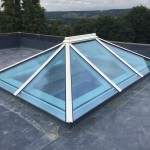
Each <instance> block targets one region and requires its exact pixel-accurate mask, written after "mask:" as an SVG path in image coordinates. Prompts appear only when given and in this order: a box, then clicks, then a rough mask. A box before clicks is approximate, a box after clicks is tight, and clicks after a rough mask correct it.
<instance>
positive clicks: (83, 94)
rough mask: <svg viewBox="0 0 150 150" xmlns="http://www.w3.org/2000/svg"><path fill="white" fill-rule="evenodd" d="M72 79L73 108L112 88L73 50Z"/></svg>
mask: <svg viewBox="0 0 150 150" xmlns="http://www.w3.org/2000/svg"><path fill="white" fill-rule="evenodd" d="M70 52H71V78H72V99H73V108H74V109H75V108H77V107H79V106H81V105H83V104H84V103H86V102H88V101H90V100H92V99H93V98H96V97H97V96H99V95H101V94H103V93H104V92H106V91H107V90H109V89H111V88H112V86H111V85H110V84H109V83H108V82H107V81H106V80H105V79H104V78H103V77H102V76H101V75H100V74H99V73H97V72H96V71H95V70H94V69H93V68H92V67H91V66H90V65H89V64H88V63H87V62H85V61H84V60H83V59H82V58H81V57H80V56H79V55H78V54H77V53H76V52H75V51H74V50H72V49H71V51H70Z"/></svg>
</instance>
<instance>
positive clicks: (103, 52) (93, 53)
mask: <svg viewBox="0 0 150 150" xmlns="http://www.w3.org/2000/svg"><path fill="white" fill-rule="evenodd" d="M75 47H76V48H77V49H78V50H79V51H80V52H81V53H82V54H84V55H85V56H86V57H87V58H88V59H89V60H90V61H91V62H93V63H94V64H95V65H96V66H97V67H98V68H99V69H100V70H101V71H102V72H104V73H105V74H106V75H107V76H108V77H109V78H110V79H111V80H112V81H113V82H115V83H116V84H119V83H121V82H122V81H124V80H126V79H128V78H130V77H131V76H133V75H134V74H135V73H134V72H133V71H132V70H131V69H130V68H128V67H127V66H126V65H125V64H124V63H122V62H121V61H120V60H119V59H118V58H116V57H115V56H114V55H113V54H111V53H110V52H109V51H108V50H107V49H106V48H104V47H103V46H102V45H101V44H99V43H98V42H97V41H96V40H94V41H88V42H83V43H77V44H75Z"/></svg>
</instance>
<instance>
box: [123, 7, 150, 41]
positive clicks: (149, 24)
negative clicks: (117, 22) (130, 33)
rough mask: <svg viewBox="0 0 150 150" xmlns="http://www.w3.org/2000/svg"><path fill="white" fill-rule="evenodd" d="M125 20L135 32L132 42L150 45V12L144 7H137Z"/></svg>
mask: <svg viewBox="0 0 150 150" xmlns="http://www.w3.org/2000/svg"><path fill="white" fill-rule="evenodd" d="M126 18H127V20H128V21H129V22H130V23H131V26H132V28H133V30H134V32H135V40H134V42H142V43H150V10H149V9H148V8H146V7H144V6H137V7H134V8H133V9H132V10H131V11H130V12H129V13H128V14H127V17H126Z"/></svg>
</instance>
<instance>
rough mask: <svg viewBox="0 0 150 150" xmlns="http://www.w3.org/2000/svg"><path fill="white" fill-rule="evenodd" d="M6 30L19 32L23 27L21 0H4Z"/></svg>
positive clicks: (4, 25) (3, 20)
mask: <svg viewBox="0 0 150 150" xmlns="http://www.w3.org/2000/svg"><path fill="white" fill-rule="evenodd" d="M2 8H3V9H4V12H3V19H2V26H3V27H2V28H3V31H4V32H17V31H20V30H21V29H22V26H21V25H22V24H21V4H20V0H2Z"/></svg>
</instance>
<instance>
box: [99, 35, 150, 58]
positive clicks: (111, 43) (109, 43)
mask: <svg viewBox="0 0 150 150" xmlns="http://www.w3.org/2000/svg"><path fill="white" fill-rule="evenodd" d="M99 40H100V41H102V42H106V43H108V44H110V45H113V46H115V47H118V48H120V49H123V50H125V51H128V52H130V53H133V54H135V55H138V56H140V57H143V58H145V59H148V60H150V58H149V57H147V56H144V55H142V54H139V53H136V52H133V51H131V50H129V49H127V48H124V47H121V46H119V45H116V44H114V43H111V42H109V41H106V40H104V39H101V38H99Z"/></svg>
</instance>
